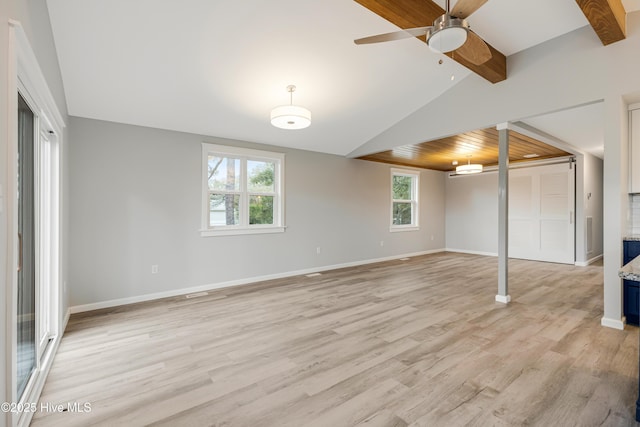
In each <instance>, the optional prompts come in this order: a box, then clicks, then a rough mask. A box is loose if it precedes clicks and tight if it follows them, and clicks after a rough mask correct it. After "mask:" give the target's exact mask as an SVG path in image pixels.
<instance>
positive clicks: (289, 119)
mask: <svg viewBox="0 0 640 427" xmlns="http://www.w3.org/2000/svg"><path fill="white" fill-rule="evenodd" d="M295 90H296V87H295V86H294V85H289V86H287V91H288V92H289V94H290V104H289V105H281V106H279V107H276V108H274V109H273V110H271V124H272V125H273V126H275V127H277V128H280V129H304V128H306V127H308V126H309V125H310V124H311V111H309V110H307V109H306V108H304V107H300V106H299V105H293V92H294V91H295Z"/></svg>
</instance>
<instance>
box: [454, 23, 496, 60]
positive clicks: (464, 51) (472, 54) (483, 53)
mask: <svg viewBox="0 0 640 427" xmlns="http://www.w3.org/2000/svg"><path fill="white" fill-rule="evenodd" d="M455 54H457V55H460V56H461V57H462V58H464V59H465V60H467V61H469V62H471V63H472V64H474V65H482V64H484V63H485V62H487V61H488V60H490V59H491V56H492V55H491V50H489V46H487V44H486V43H485V42H484V40H482V38H480V36H479V35H477V34H476V33H474V32H473V31H471V30H469V31H468V34H467V41H466V42H465V44H463V45H462V46H461V47H459V48H458V49H456V50H455Z"/></svg>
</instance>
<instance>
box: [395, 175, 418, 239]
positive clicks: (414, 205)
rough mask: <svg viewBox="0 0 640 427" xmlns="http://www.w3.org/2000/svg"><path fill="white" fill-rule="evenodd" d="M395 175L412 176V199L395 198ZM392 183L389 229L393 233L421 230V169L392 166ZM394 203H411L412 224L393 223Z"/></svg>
mask: <svg viewBox="0 0 640 427" xmlns="http://www.w3.org/2000/svg"><path fill="white" fill-rule="evenodd" d="M395 176H406V177H409V178H411V199H410V200H396V199H394V198H393V178H394V177H395ZM389 183H390V191H389V195H390V199H391V202H390V203H389V224H390V226H389V231H390V232H392V233H396V232H402V231H417V230H420V224H419V206H420V204H419V200H418V195H419V194H420V192H419V189H420V171H418V170H415V169H398V168H391V177H390V180H389ZM394 203H408V204H411V224H403V225H397V224H394V223H393V205H394Z"/></svg>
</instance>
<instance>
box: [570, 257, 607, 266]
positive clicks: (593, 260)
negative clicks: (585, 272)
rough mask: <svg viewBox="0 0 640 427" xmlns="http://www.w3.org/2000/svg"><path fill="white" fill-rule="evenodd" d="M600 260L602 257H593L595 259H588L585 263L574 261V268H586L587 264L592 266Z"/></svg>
mask: <svg viewBox="0 0 640 427" xmlns="http://www.w3.org/2000/svg"><path fill="white" fill-rule="evenodd" d="M601 259H602V255H598V256H595V257H593V258H591V259H589V260H587V261H580V262H578V261H576V263H575V265H576V267H586V266H588V265H589V264H593V263H594V262H596V261H600V260H601Z"/></svg>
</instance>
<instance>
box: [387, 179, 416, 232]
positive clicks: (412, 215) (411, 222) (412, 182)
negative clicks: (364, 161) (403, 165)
mask: <svg viewBox="0 0 640 427" xmlns="http://www.w3.org/2000/svg"><path fill="white" fill-rule="evenodd" d="M419 182H420V172H418V171H413V170H408V169H391V231H413V230H418V184H419Z"/></svg>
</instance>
